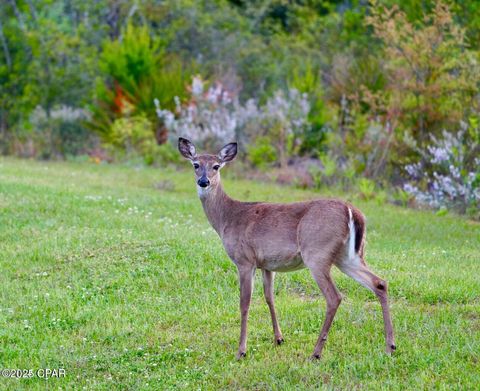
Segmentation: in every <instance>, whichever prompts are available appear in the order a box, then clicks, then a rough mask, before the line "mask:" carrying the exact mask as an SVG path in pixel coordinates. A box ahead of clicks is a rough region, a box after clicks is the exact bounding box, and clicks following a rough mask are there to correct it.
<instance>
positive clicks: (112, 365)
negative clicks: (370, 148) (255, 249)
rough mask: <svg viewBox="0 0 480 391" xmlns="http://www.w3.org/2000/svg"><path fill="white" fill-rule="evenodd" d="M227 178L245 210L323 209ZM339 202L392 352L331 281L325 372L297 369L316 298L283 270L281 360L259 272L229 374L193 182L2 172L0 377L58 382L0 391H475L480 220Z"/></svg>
mask: <svg viewBox="0 0 480 391" xmlns="http://www.w3.org/2000/svg"><path fill="white" fill-rule="evenodd" d="M186 166H188V165H187V164H186ZM226 170H228V168H227V169H226ZM224 182H225V189H226V191H227V192H228V193H229V194H230V195H231V196H233V197H235V198H238V199H242V200H268V201H293V200H304V199H310V198H313V197H319V196H321V195H320V194H318V193H313V192H306V191H300V190H292V189H290V188H284V187H277V186H273V185H266V184H260V183H253V182H247V181H236V180H235V181H234V180H232V179H230V180H228V178H227V179H226V180H224ZM347 198H348V197H347ZM351 201H353V202H354V203H355V204H356V205H357V206H359V207H360V208H361V209H362V210H363V211H364V213H365V214H366V216H367V219H368V228H367V230H368V236H367V238H368V244H367V261H368V262H369V264H370V265H371V266H372V269H373V270H374V271H376V272H378V274H379V275H380V276H382V277H384V278H386V279H387V280H388V281H389V284H390V298H391V309H392V316H393V323H394V327H395V331H396V342H397V349H398V350H397V352H396V354H395V355H394V356H392V357H388V356H386V355H385V354H384V337H383V323H382V316H381V311H380V305H379V303H378V302H377V300H376V299H375V297H374V296H373V294H371V293H369V292H368V291H366V290H365V289H364V288H362V287H361V286H359V285H358V284H357V283H356V282H355V281H353V280H351V279H349V278H348V277H346V276H344V275H342V274H341V273H340V272H339V271H338V270H334V272H333V274H334V278H335V280H336V282H337V285H338V286H339V289H340V290H341V291H342V293H343V294H344V295H345V298H344V300H343V302H342V305H341V306H340V308H339V311H338V313H337V316H336V318H335V321H334V324H333V326H332V329H331V331H330V335H329V340H328V342H327V344H326V347H325V350H324V353H323V357H322V360H321V361H319V362H310V361H308V357H309V356H310V354H311V353H312V351H313V346H314V344H315V342H316V339H317V336H318V333H319V330H320V327H321V323H322V321H323V316H324V313H325V301H324V299H323V297H322V296H321V294H320V291H319V289H318V287H317V286H316V284H315V282H314V281H313V279H312V278H311V276H310V274H309V272H308V271H307V270H302V271H297V272H294V273H288V274H278V275H277V279H276V288H275V292H276V306H277V311H278V313H279V319H280V326H281V327H282V331H283V334H284V337H285V340H286V343H285V344H284V345H282V346H279V347H277V346H274V344H273V332H272V330H271V322H270V316H269V313H268V308H267V306H266V304H265V302H264V299H263V292H262V284H261V273H257V280H256V286H255V292H254V298H253V302H252V307H251V311H250V321H249V347H248V356H247V358H246V359H244V360H242V361H240V362H237V361H236V360H235V359H234V357H235V353H236V349H237V342H238V335H239V330H240V328H239V327H240V326H239V318H240V314H239V310H238V307H239V304H238V285H237V274H236V268H235V267H234V265H233V263H231V261H230V260H229V259H228V258H227V256H226V254H225V252H224V250H223V247H222V245H221V242H220V239H219V238H218V237H217V236H216V233H215V232H214V231H213V230H212V229H211V228H210V227H209V225H208V222H207V220H206V218H205V216H204V215H203V210H202V208H201V204H200V202H199V200H198V199H197V195H196V189H195V185H194V182H193V176H192V173H191V172H190V171H185V172H182V173H176V172H174V171H170V170H169V171H164V170H161V169H152V168H148V169H145V168H142V169H135V168H129V167H124V166H115V165H110V166H109V165H100V166H98V165H93V164H87V163H38V162H29V161H18V160H11V159H3V160H0V262H1V274H0V287H1V288H0V295H1V302H0V341H1V346H0V349H1V350H0V363H1V364H0V367H2V368H20V369H34V370H36V369H38V368H64V369H65V371H66V376H65V377H64V378H50V379H48V380H45V379H40V378H38V377H34V378H31V379H22V380H19V379H12V378H3V379H0V389H12V390H13V389H19V388H20V389H21V388H24V389H32V388H33V389H35V388H36V389H45V387H46V386H48V389H52V390H53V389H82V388H85V389H105V390H107V389H108V390H111V389H131V390H138V389H145V390H146V389H177V388H178V389H189V390H196V389H202V390H203V389H212V390H217V389H227V388H234V389H256V390H264V389H265V390H267V389H282V390H283V389H317V388H318V389H368V390H370V389H416V390H417V389H432V388H435V389H459V390H460V389H462V390H464V389H478V387H479V384H480V371H479V368H480V362H479V360H480V358H479V354H480V225H479V224H477V223H474V222H471V221H467V220H465V219H462V218H459V217H454V216H442V217H439V216H435V215H434V214H432V213H429V212H420V211H413V210H406V209H402V208H397V207H394V206H390V205H383V206H379V205H377V204H376V203H374V202H372V203H366V202H362V201H359V200H356V199H354V198H352V199H351Z"/></svg>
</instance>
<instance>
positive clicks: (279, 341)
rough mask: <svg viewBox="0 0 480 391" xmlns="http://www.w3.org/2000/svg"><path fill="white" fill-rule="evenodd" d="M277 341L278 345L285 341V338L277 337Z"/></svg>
mask: <svg viewBox="0 0 480 391" xmlns="http://www.w3.org/2000/svg"><path fill="white" fill-rule="evenodd" d="M275 342H276V343H277V345H281V344H282V343H284V342H285V340H284V339H283V338H282V337H280V338H277V339H276V340H275Z"/></svg>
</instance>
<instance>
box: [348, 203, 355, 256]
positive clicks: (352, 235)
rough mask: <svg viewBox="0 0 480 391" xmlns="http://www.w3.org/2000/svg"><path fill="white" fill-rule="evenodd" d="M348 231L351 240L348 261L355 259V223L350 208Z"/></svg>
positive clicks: (349, 241)
mask: <svg viewBox="0 0 480 391" xmlns="http://www.w3.org/2000/svg"><path fill="white" fill-rule="evenodd" d="M348 217H349V219H348V229H349V230H350V238H349V240H348V259H350V260H353V259H355V223H354V222H353V215H352V210H351V209H350V208H348Z"/></svg>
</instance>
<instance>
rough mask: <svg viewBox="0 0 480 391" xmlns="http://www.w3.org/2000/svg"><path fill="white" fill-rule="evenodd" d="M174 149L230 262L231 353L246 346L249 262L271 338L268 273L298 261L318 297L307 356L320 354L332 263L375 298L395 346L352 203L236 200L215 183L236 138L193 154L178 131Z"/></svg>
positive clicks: (328, 319)
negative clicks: (259, 279) (233, 277)
mask: <svg viewBox="0 0 480 391" xmlns="http://www.w3.org/2000/svg"><path fill="white" fill-rule="evenodd" d="M178 148H179V151H180V153H181V154H182V155H183V156H184V157H185V158H187V159H189V160H190V161H191V162H192V164H193V166H194V170H195V177H196V182H197V190H198V194H199V196H200V200H201V202H202V205H203V209H204V211H205V214H206V216H207V218H208V220H209V222H210V224H211V225H212V227H213V228H214V229H215V231H216V232H217V233H218V235H219V236H220V238H221V240H222V242H223V245H224V247H225V250H226V252H227V254H228V256H229V257H230V258H231V259H232V261H233V262H234V263H235V265H236V266H237V268H238V274H239V280H240V314H241V332H240V343H239V348H238V353H237V358H241V357H244V356H245V355H246V351H247V319H248V310H249V306H250V301H251V296H252V290H253V280H254V274H255V270H256V269H261V270H262V274H263V285H264V293H265V299H266V302H267V304H268V307H269V309H270V314H271V317H272V323H273V331H274V334H275V341H276V343H277V344H281V343H282V342H283V336H282V333H281V331H280V327H279V325H278V321H277V316H276V312H275V306H274V295H273V280H274V276H275V272H287V271H293V270H297V269H301V268H305V267H306V268H308V269H309V270H310V272H311V274H312V276H313V278H314V279H315V281H316V282H317V284H318V286H319V288H320V290H321V291H322V293H323V295H324V296H325V299H326V303H327V311H326V316H325V321H324V324H323V327H322V329H321V331H320V335H319V337H318V341H317V344H316V345H315V348H314V351H313V355H312V357H313V358H320V356H321V353H322V349H323V346H324V344H325V341H326V339H327V334H328V330H329V329H330V326H331V324H332V321H333V318H334V317H335V313H336V311H337V308H338V306H339V305H340V302H341V300H342V296H341V294H340V292H339V291H338V290H337V288H336V286H335V284H334V282H333V280H332V277H331V275H330V269H331V267H332V265H335V266H337V267H338V268H339V269H340V270H342V271H343V272H344V273H345V274H347V275H349V276H350V277H352V278H353V279H355V280H357V281H358V282H359V283H360V284H362V285H363V286H365V287H366V288H367V289H369V290H371V291H372V292H373V293H374V294H375V295H376V296H377V297H378V299H379V301H380V304H381V306H382V312H383V319H384V326H385V340H386V351H387V353H391V352H392V351H393V350H394V349H395V342H394V336H393V327H392V322H391V319H390V313H389V307H388V298H387V282H386V281H384V280H382V279H381V278H380V277H377V276H376V275H375V274H373V273H372V272H371V271H370V270H369V268H368V266H367V265H366V263H365V260H364V246H365V235H366V230H365V218H364V216H363V215H362V213H361V212H360V211H359V210H358V209H356V208H355V207H354V206H352V205H350V204H348V203H346V202H343V201H340V200H336V199H329V200H322V199H320V200H314V201H307V202H297V203H290V204H274V203H265V202H241V201H236V200H234V199H231V198H230V197H229V196H228V195H227V194H226V193H225V192H224V191H223V188H222V185H221V182H220V169H221V168H222V167H223V166H224V165H225V164H226V163H227V162H229V161H231V160H233V159H234V158H235V156H236V154H237V144H236V143H230V144H227V145H226V146H225V147H223V148H222V149H221V150H220V152H219V153H218V155H209V154H202V155H197V153H196V149H195V147H194V145H193V144H192V143H191V142H190V141H189V140H187V139H184V138H180V139H179V142H178Z"/></svg>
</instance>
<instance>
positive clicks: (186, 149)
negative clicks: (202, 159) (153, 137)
mask: <svg viewBox="0 0 480 391" xmlns="http://www.w3.org/2000/svg"><path fill="white" fill-rule="evenodd" d="M178 150H179V151H180V153H181V154H182V156H183V157H184V158H186V159H188V160H193V159H195V158H196V157H197V151H196V150H195V145H193V144H192V142H191V141H190V140H187V139H186V138H183V137H180V138H179V139H178Z"/></svg>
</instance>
